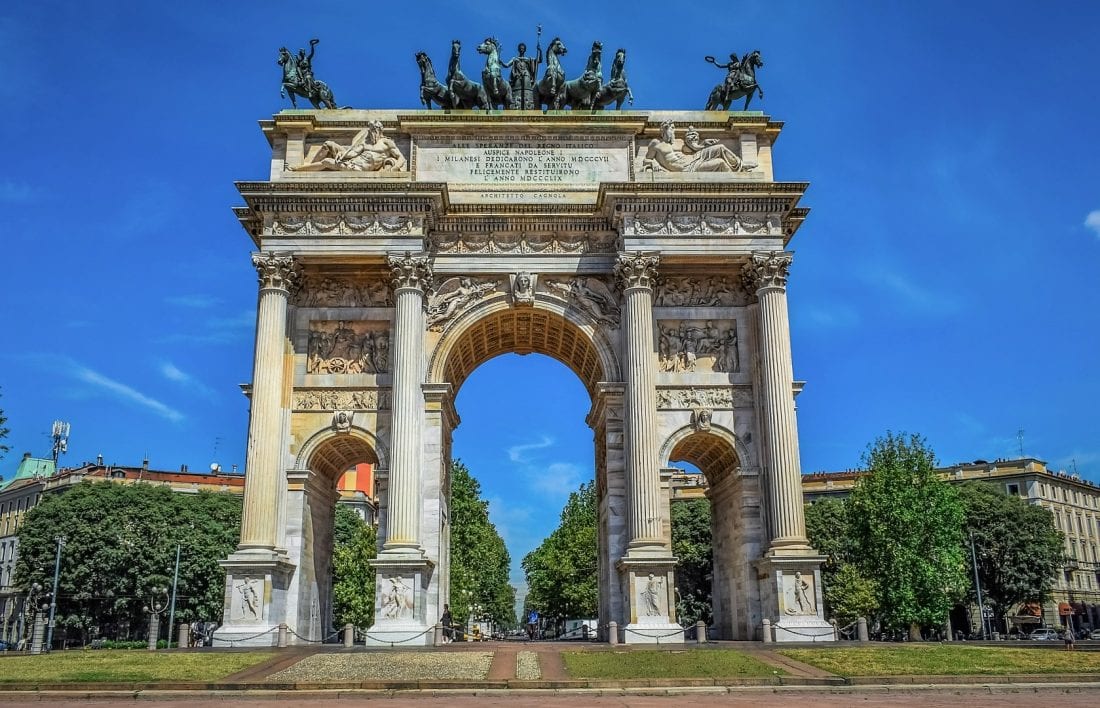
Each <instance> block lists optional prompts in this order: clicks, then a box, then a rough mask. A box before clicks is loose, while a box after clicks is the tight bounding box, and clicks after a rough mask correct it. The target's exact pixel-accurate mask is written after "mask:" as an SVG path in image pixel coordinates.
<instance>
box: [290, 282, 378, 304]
mask: <svg viewBox="0 0 1100 708" xmlns="http://www.w3.org/2000/svg"><path fill="white" fill-rule="evenodd" d="M293 303H294V304H295V305H297V306H298V307H392V306H393V293H392V291H391V290H390V286H389V284H388V283H387V282H386V281H384V280H382V279H380V278H376V279H373V280H358V279H351V278H341V277H335V276H322V275H307V276H306V277H305V278H303V280H302V288H301V289H300V290H299V291H298V294H297V295H296V296H295V298H294V300H293Z"/></svg>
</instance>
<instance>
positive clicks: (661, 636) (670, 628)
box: [619, 622, 684, 644]
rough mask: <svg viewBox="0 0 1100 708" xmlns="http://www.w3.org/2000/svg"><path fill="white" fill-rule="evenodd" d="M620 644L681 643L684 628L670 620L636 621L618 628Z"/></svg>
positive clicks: (682, 641)
mask: <svg viewBox="0 0 1100 708" xmlns="http://www.w3.org/2000/svg"><path fill="white" fill-rule="evenodd" d="M619 643H620V644H683V643H684V628H683V627H681V626H680V625H678V624H673V623H671V622H637V623H634V624H628V625H627V626H625V627H623V628H622V629H620V630H619Z"/></svg>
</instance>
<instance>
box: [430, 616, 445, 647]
mask: <svg viewBox="0 0 1100 708" xmlns="http://www.w3.org/2000/svg"><path fill="white" fill-rule="evenodd" d="M432 644H434V645H435V646H437V647H438V646H442V645H444V644H446V642H445V641H444V640H443V624H442V623H440V622H436V623H435V632H433V633H432Z"/></svg>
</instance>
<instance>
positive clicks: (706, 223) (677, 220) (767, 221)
mask: <svg viewBox="0 0 1100 708" xmlns="http://www.w3.org/2000/svg"><path fill="white" fill-rule="evenodd" d="M623 232H624V233H625V234H626V235H627V236H760V235H768V234H773V235H774V234H781V233H782V222H781V219H780V218H779V216H778V215H764V214H737V215H727V216H719V215H716V214H675V213H668V214H635V215H634V216H633V218H630V219H627V220H626V222H625V223H624V225H623Z"/></svg>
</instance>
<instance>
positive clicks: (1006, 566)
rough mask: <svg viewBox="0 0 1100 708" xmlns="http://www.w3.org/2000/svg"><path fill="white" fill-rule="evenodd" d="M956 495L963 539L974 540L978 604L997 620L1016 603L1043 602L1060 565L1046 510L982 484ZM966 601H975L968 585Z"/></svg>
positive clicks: (1059, 542)
mask: <svg viewBox="0 0 1100 708" xmlns="http://www.w3.org/2000/svg"><path fill="white" fill-rule="evenodd" d="M958 490H959V498H960V500H961V502H962V505H963V509H964V512H965V515H966V516H965V518H966V521H965V524H964V526H963V530H964V532H965V534H966V540H969V537H970V535H971V534H973V538H974V547H975V550H976V552H977V560H978V577H979V578H980V579H981V583H982V596H983V599H984V601H985V602H986V603H988V604H990V605H992V606H993V607H994V608H995V611H996V612H998V613H999V614H1001V615H1003V614H1004V613H1006V612H1008V611H1009V610H1010V609H1011V608H1012V606H1013V605H1015V604H1017V603H1022V602H1040V601H1042V600H1044V599H1045V598H1046V597H1047V596H1048V595H1049V594H1050V589H1051V584H1052V582H1053V580H1054V575H1055V573H1056V572H1057V571H1058V570H1059V569H1060V568H1061V567H1062V562H1063V560H1064V558H1063V554H1064V551H1063V538H1062V533H1061V532H1060V531H1058V530H1057V529H1056V528H1055V527H1054V518H1053V516H1052V515H1051V513H1050V511H1049V510H1047V509H1044V508H1042V507H1040V506H1032V505H1030V504H1028V503H1027V502H1025V501H1024V500H1023V499H1020V498H1019V497H1015V496H1009V495H1008V494H1005V493H1003V492H1001V491H1000V489H998V488H997V487H995V486H993V485H992V484H989V483H987V482H981V481H974V482H967V483H966V484H963V485H960V486H959V487H958ZM967 550H969V549H967ZM970 599H971V600H976V599H977V597H976V594H975V592H974V588H973V586H971V588H970Z"/></svg>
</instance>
